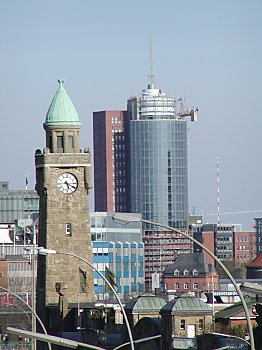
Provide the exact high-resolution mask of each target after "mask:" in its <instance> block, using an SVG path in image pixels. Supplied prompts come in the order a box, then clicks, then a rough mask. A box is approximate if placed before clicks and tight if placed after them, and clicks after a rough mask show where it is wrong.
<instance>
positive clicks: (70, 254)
mask: <svg viewBox="0 0 262 350" xmlns="http://www.w3.org/2000/svg"><path fill="white" fill-rule="evenodd" d="M46 251H47V254H48V249H46ZM55 252H56V254H61V255H68V256H73V257H75V258H77V259H79V260H81V261H83V262H85V263H86V264H87V265H89V266H90V267H91V268H92V269H93V270H95V271H96V272H97V273H98V274H99V275H100V276H101V277H102V278H103V280H104V281H105V282H106V284H107V285H108V286H109V288H110V289H111V291H112V292H113V294H114V296H115V297H116V300H117V302H118V304H119V306H120V308H121V311H122V313H123V317H124V320H125V323H126V328H127V332H128V336H129V339H130V345H131V349H132V350H135V348H134V340H133V335H132V331H131V328H130V325H129V322H128V319H127V315H126V312H125V309H124V306H123V304H122V302H121V300H120V299H119V296H118V295H117V293H116V291H115V289H114V287H113V286H112V285H111V283H110V282H109V281H108V280H107V278H106V277H105V276H104V275H103V274H102V273H101V272H100V271H98V269H97V268H96V267H95V266H94V265H93V264H91V263H90V262H89V261H88V260H86V259H84V258H82V257H81V256H78V255H76V254H73V253H65V252H60V251H55ZM39 254H41V248H40V249H39Z"/></svg>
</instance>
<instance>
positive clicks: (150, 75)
mask: <svg viewBox="0 0 262 350" xmlns="http://www.w3.org/2000/svg"><path fill="white" fill-rule="evenodd" d="M149 58H150V74H149V75H148V80H149V83H148V87H149V88H154V78H155V76H154V73H153V50H152V39H151V36H150V56H149Z"/></svg>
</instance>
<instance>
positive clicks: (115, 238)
mask: <svg viewBox="0 0 262 350" xmlns="http://www.w3.org/2000/svg"><path fill="white" fill-rule="evenodd" d="M130 215H132V217H134V218H137V220H135V221H131V222H125V221H124V220H125V217H126V215H125V214H121V213H117V214H115V213H105V212H91V213H90V220H91V235H92V246H93V264H94V266H95V267H96V268H97V269H98V270H99V271H100V272H102V273H103V274H104V275H105V276H106V269H108V271H110V272H111V273H112V274H113V276H114V281H115V283H116V286H117V287H116V291H117V293H118V294H119V295H120V296H121V298H128V297H131V296H137V295H139V294H140V293H142V292H144V244H143V242H142V227H141V222H140V221H139V218H140V217H141V216H140V215H139V214H134V213H133V214H130ZM115 217H117V219H116V218H115ZM94 283H95V295H96V298H97V299H100V300H106V299H108V298H109V297H110V295H111V294H112V293H110V291H109V290H108V288H107V286H106V285H105V283H104V280H103V279H102V277H101V276H100V275H99V274H98V273H97V272H94Z"/></svg>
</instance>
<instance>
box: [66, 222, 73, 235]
mask: <svg viewBox="0 0 262 350" xmlns="http://www.w3.org/2000/svg"><path fill="white" fill-rule="evenodd" d="M66 235H67V236H71V235H72V225H71V224H66Z"/></svg>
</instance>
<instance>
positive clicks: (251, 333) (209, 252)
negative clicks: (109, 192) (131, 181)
mask: <svg viewBox="0 0 262 350" xmlns="http://www.w3.org/2000/svg"><path fill="white" fill-rule="evenodd" d="M113 218H114V219H116V220H119V221H125V222H131V221H141V222H144V223H145V224H150V225H154V226H158V227H163V228H164V229H166V230H168V231H173V232H176V233H179V234H181V235H182V236H184V237H186V238H188V239H189V240H190V241H192V242H194V243H195V244H197V245H198V246H199V247H201V248H202V249H204V251H206V252H207V254H208V255H210V256H211V257H212V258H213V259H214V260H215V262H216V263H217V264H218V265H219V266H220V267H221V268H222V270H223V271H224V272H225V273H226V275H227V276H228V278H229V279H230V281H231V282H232V284H233V286H234V287H235V289H236V291H237V293H238V295H239V297H240V300H241V302H242V304H243V307H244V312H245V315H246V319H247V326H248V332H249V337H250V349H251V350H255V342H254V334H253V329H252V324H251V319H250V315H249V311H248V307H247V304H246V301H245V299H244V297H243V294H242V292H241V289H240V287H239V286H238V285H237V283H236V281H235V279H234V277H233V276H232V275H231V273H230V272H229V271H228V269H227V268H226V266H225V265H224V264H223V263H222V262H221V261H220V260H219V259H218V258H217V257H216V256H215V255H214V254H213V253H212V252H211V251H210V250H209V249H208V248H206V247H205V246H204V245H203V244H201V243H200V242H198V241H197V240H196V239H195V238H193V237H191V236H189V235H188V234H186V233H185V232H183V231H180V230H177V229H176V228H174V227H171V226H168V225H163V224H160V223H158V222H154V221H150V220H145V219H141V218H135V217H130V216H126V219H124V216H123V215H121V217H118V216H117V214H115V215H114V216H113Z"/></svg>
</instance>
